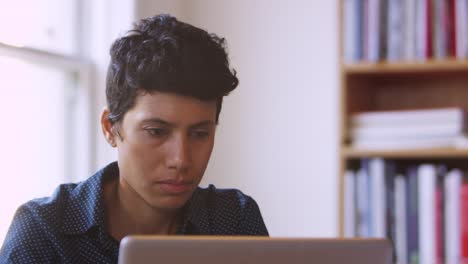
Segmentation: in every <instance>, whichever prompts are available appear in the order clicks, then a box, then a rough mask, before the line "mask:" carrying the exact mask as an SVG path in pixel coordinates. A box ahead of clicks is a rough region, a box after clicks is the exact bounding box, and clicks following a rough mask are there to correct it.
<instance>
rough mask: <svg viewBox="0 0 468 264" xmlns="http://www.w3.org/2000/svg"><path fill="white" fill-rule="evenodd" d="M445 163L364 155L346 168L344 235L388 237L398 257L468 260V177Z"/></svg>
mask: <svg viewBox="0 0 468 264" xmlns="http://www.w3.org/2000/svg"><path fill="white" fill-rule="evenodd" d="M463 174H464V173H463V171H462V170H460V169H458V168H449V167H447V166H445V165H440V164H430V163H427V164H414V165H409V166H407V167H405V168H398V166H397V163H395V162H394V161H388V160H384V159H381V158H372V159H364V160H362V161H361V165H360V167H359V168H354V170H348V171H347V172H346V174H345V199H344V201H345V209H346V210H345V217H344V220H345V223H344V224H345V225H344V227H345V230H344V231H345V236H346V237H365V238H369V237H379V238H382V237H387V238H389V239H390V240H391V241H392V242H393V245H394V248H395V251H396V257H397V259H396V263H412V264H413V263H414V264H418V263H444V264H460V263H468V182H466V181H464V180H463V178H464V175H463Z"/></svg>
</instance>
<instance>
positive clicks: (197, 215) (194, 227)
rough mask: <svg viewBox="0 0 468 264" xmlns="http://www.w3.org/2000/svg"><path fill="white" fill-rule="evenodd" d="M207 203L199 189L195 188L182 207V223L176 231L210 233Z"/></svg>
mask: <svg viewBox="0 0 468 264" xmlns="http://www.w3.org/2000/svg"><path fill="white" fill-rule="evenodd" d="M208 203H209V201H208V200H207V199H206V197H205V196H204V195H203V194H202V192H201V189H200V188H197V189H196V190H195V192H194V193H193V195H192V197H191V198H190V200H189V201H187V204H186V205H185V207H184V219H183V225H182V227H181V229H180V230H179V232H178V233H182V234H211V228H210V227H211V224H210V219H211V217H209V211H208V208H209V204H208Z"/></svg>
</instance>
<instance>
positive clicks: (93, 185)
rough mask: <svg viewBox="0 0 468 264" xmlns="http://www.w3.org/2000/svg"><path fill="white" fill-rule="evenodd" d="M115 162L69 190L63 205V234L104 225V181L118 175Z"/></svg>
mask: <svg viewBox="0 0 468 264" xmlns="http://www.w3.org/2000/svg"><path fill="white" fill-rule="evenodd" d="M118 176H119V169H118V165H117V162H113V163H111V164H109V165H108V166H106V167H105V168H103V169H101V170H100V171H98V172H96V174H94V175H93V176H91V177H90V178H89V179H88V180H86V181H84V182H81V183H79V184H78V185H76V187H75V188H74V189H73V190H72V191H71V193H70V195H69V197H68V201H67V202H66V205H65V210H64V212H65V214H64V222H63V226H62V230H63V232H64V233H65V234H70V235H73V234H83V233H85V232H87V231H88V230H89V229H91V228H92V227H95V226H102V227H103V226H104V208H105V207H104V202H103V193H102V189H103V184H104V182H106V181H108V180H110V179H112V178H115V177H118Z"/></svg>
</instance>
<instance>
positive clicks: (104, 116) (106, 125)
mask: <svg viewBox="0 0 468 264" xmlns="http://www.w3.org/2000/svg"><path fill="white" fill-rule="evenodd" d="M109 113H110V112H109V109H107V108H104V109H103V110H102V113H101V129H102V134H103V135H104V137H105V138H106V141H107V142H108V143H109V145H111V146H112V147H113V148H115V147H117V143H116V139H117V138H116V135H115V134H114V129H113V128H112V123H111V121H110V120H109Z"/></svg>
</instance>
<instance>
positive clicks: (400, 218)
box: [394, 174, 408, 264]
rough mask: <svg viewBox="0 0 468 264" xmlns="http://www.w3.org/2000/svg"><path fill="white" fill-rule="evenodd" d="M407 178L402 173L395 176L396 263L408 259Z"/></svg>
mask: <svg viewBox="0 0 468 264" xmlns="http://www.w3.org/2000/svg"><path fill="white" fill-rule="evenodd" d="M406 181H407V179H406V177H405V176H404V175H401V174H400V175H398V176H396V177H395V198H394V199H395V229H396V232H395V250H396V260H397V263H401V264H403V263H407V259H408V251H407V248H408V245H407V244H408V243H407V236H406V234H407V227H406V210H407V209H406V204H407V196H406V185H407V183H406Z"/></svg>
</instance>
